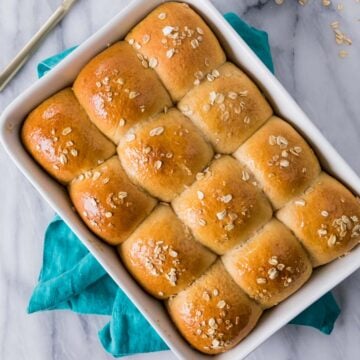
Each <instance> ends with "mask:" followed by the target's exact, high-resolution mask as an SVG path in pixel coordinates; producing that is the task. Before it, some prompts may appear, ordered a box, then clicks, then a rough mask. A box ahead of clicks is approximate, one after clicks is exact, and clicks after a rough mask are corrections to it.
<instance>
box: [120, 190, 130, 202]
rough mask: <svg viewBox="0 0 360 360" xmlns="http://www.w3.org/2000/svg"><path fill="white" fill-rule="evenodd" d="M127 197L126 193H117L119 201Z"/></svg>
mask: <svg viewBox="0 0 360 360" xmlns="http://www.w3.org/2000/svg"><path fill="white" fill-rule="evenodd" d="M127 196H128V193H127V192H126V191H119V193H118V198H119V199H120V200H123V199H125V198H126V197H127Z"/></svg>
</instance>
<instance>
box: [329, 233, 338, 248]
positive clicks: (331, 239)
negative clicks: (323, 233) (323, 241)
mask: <svg viewBox="0 0 360 360" xmlns="http://www.w3.org/2000/svg"><path fill="white" fill-rule="evenodd" d="M336 240H337V238H336V235H334V234H331V235H330V237H329V239H328V242H327V243H328V246H329V247H332V246H334V245H335V244H336Z"/></svg>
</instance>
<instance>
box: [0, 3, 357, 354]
mask: <svg viewBox="0 0 360 360" xmlns="http://www.w3.org/2000/svg"><path fill="white" fill-rule="evenodd" d="M213 1H214V3H215V5H216V6H217V7H218V8H219V9H220V11H222V12H227V11H234V12H237V13H238V14H239V15H241V16H243V18H244V19H245V20H247V21H248V22H250V23H251V24H252V25H254V26H256V27H259V28H262V29H264V30H266V31H268V33H269V35H270V42H271V47H272V51H273V57H274V62H275V69H276V75H277V76H278V78H279V79H280V81H281V82H282V83H283V84H284V85H285V87H286V88H287V89H288V91H289V92H290V93H291V94H292V95H293V96H294V98H295V99H296V100H297V101H298V103H299V104H300V105H301V107H302V108H303V109H304V110H305V112H306V113H307V114H308V115H309V117H310V118H311V119H312V120H313V121H314V122H315V123H316V125H317V126H318V127H319V128H320V129H321V131H322V132H323V133H324V134H325V136H326V137H327V138H328V139H329V140H330V141H331V143H332V144H333V145H334V146H335V147H336V149H337V150H338V151H339V152H340V154H341V155H342V156H343V157H344V158H345V159H346V160H347V161H348V162H349V163H350V165H351V166H352V167H353V168H354V169H355V171H357V172H358V173H360V156H359V155H358V151H359V150H358V149H359V139H360V115H359V114H360V65H359V64H360V21H359V20H360V4H359V3H358V2H356V0H342V1H341V0H338V1H336V2H335V3H334V5H337V4H338V3H339V2H342V3H343V4H344V9H343V10H342V11H338V10H337V9H336V6H332V7H330V8H324V7H323V6H322V5H321V0H310V1H309V3H308V5H306V6H304V7H303V6H300V5H299V4H298V3H297V1H295V0H286V1H285V3H284V4H283V5H282V6H278V5H275V3H274V1H273V0H242V1H240V0H227V1H224V0H213ZM59 2H60V0H26V1H24V0H1V1H0V68H2V67H4V66H5V64H6V63H7V62H8V61H9V60H10V59H11V58H12V56H13V55H15V53H16V51H17V50H18V49H19V48H20V47H21V46H22V45H23V44H24V43H25V42H26V40H27V39H28V38H29V36H30V35H31V34H33V33H34V32H35V31H36V30H37V29H38V28H39V27H40V25H41V24H42V23H43V22H44V21H45V20H46V19H47V17H48V16H49V15H50V14H51V12H52V11H53V10H54V9H55V8H56V6H57V4H58V3H59ZM126 3H127V1H125V0H117V1H114V0H102V1H98V0H80V1H79V2H78V3H77V4H76V5H75V6H74V8H73V10H72V11H71V12H70V13H69V15H68V16H67V17H66V18H65V19H64V21H63V22H62V23H61V24H60V26H58V27H57V28H56V29H55V30H54V31H53V32H52V33H51V35H50V36H48V38H47V39H46V41H45V42H44V43H43V45H42V46H41V48H40V49H39V50H38V51H37V52H36V53H35V54H34V56H33V57H32V58H31V60H30V61H29V62H28V63H27V64H26V66H25V67H24V68H23V70H22V71H21V72H20V73H19V74H18V76H17V77H16V78H15V79H14V80H13V82H12V83H11V84H10V86H8V88H7V89H6V90H5V91H4V92H3V93H1V94H0V111H2V110H3V109H4V108H5V106H6V105H7V104H8V103H9V102H10V101H11V100H12V99H14V98H15V97H16V96H17V95H18V94H19V93H21V92H22V91H23V90H24V89H26V88H27V87H28V86H30V85H31V84H32V83H33V82H35V81H36V72H35V68H36V64H37V63H38V62H39V61H40V60H41V59H43V58H45V57H48V56H50V55H52V54H55V53H57V52H59V51H61V50H64V49H65V48H67V47H70V46H73V45H76V44H79V43H81V42H82V41H83V40H85V39H86V38H87V37H88V36H89V35H90V34H92V33H93V32H95V31H96V30H97V29H98V28H99V27H101V26H102V25H103V24H105V23H106V21H108V20H109V19H110V18H111V17H112V16H113V15H115V14H116V13H117V12H118V11H119V10H121V9H122V8H123V7H124V6H125V5H126ZM334 20H339V22H340V27H341V29H342V30H343V31H344V32H345V33H346V34H347V35H348V36H349V37H350V38H351V39H352V40H353V45H352V46H347V47H345V46H339V45H337V44H336V43H335V39H334V34H333V32H332V30H331V28H330V23H331V22H332V21H334ZM341 49H345V50H347V51H348V53H349V56H348V57H346V58H344V59H341V58H340V57H339V56H338V52H339V50H341ZM0 169H1V170H0V172H1V175H2V176H0V199H1V206H0V294H1V296H0V359H2V360H11V359H19V360H22V359H36V360H49V359H60V360H63V359H66V360H68V359H69V360H70V359H98V360H100V359H110V358H111V357H109V356H108V355H107V354H105V353H104V351H103V350H102V348H101V346H100V344H99V342H98V340H97V331H98V330H99V329H100V328H101V327H102V326H103V325H104V324H105V323H106V321H108V319H107V318H103V317H98V316H80V315H76V314H73V313H70V312H54V313H41V314H34V315H31V316H28V315H27V314H26V306H27V302H28V299H29V296H30V294H31V291H32V289H33V287H34V285H35V283H36V279H37V276H38V272H39V269H40V264H41V257H42V242H43V234H44V231H45V228H46V225H47V223H48V222H49V221H50V220H51V218H52V216H53V211H52V210H51V209H50V208H49V206H48V205H47V204H46V203H45V202H44V200H42V199H41V198H40V196H39V195H38V194H37V192H36V191H35V190H34V189H33V188H32V187H31V185H30V184H29V183H28V182H27V181H26V180H25V178H24V177H23V176H22V175H21V174H20V172H19V171H18V170H17V169H16V168H15V166H14V165H13V164H12V162H11V161H10V160H9V158H8V157H7V155H6V154H5V153H4V151H3V150H2V149H0ZM334 294H335V296H336V298H337V299H338V301H339V304H340V305H341V307H342V314H341V316H340V318H339V320H338V322H337V324H336V327H335V330H334V332H333V334H332V335H331V336H330V337H328V336H324V335H322V334H321V333H320V332H318V331H316V330H314V329H311V328H304V327H299V326H287V327H285V328H284V329H282V330H281V331H279V332H278V333H276V334H275V335H274V336H272V337H271V338H270V339H269V340H268V341H267V342H266V343H264V344H263V345H262V346H261V347H260V348H259V349H257V350H256V351H255V352H254V353H253V354H251V355H250V356H249V359H251V360H265V359H278V360H300V359H307V358H311V359H314V360H318V359H319V360H320V359H329V360H330V359H331V360H344V359H346V360H355V359H358V358H359V354H360V341H359V340H360V307H359V301H358V299H359V297H360V271H358V272H357V273H355V274H353V275H352V276H351V277H349V278H348V279H347V280H346V281H344V282H343V283H342V284H341V285H339V286H338V287H337V288H336V289H334ZM143 358H153V359H160V358H161V359H170V358H172V356H171V354H170V353H169V352H166V353H162V354H161V355H160V354H153V355H148V356H145V355H139V356H137V357H136V359H143Z"/></svg>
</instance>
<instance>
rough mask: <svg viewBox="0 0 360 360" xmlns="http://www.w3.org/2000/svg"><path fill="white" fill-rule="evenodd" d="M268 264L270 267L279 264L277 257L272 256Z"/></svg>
mask: <svg viewBox="0 0 360 360" xmlns="http://www.w3.org/2000/svg"><path fill="white" fill-rule="evenodd" d="M268 263H269V264H270V265H273V266H276V265H277V264H278V263H279V262H278V259H277V256H272V257H271V258H270V259H269V261H268Z"/></svg>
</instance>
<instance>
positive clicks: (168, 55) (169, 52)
mask: <svg viewBox="0 0 360 360" xmlns="http://www.w3.org/2000/svg"><path fill="white" fill-rule="evenodd" d="M174 54H175V49H174V48H171V49H169V50H168V51H167V52H166V57H167V58H168V59H171V58H172V57H173V56H174Z"/></svg>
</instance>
